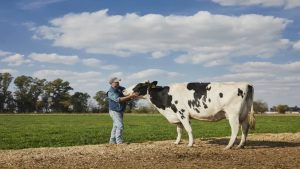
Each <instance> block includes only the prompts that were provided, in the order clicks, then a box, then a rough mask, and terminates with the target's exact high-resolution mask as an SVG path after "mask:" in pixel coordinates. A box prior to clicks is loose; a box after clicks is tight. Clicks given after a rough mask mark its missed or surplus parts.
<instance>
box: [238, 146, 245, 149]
mask: <svg viewBox="0 0 300 169" xmlns="http://www.w3.org/2000/svg"><path fill="white" fill-rule="evenodd" d="M243 148H245V145H238V146H237V147H236V149H243Z"/></svg>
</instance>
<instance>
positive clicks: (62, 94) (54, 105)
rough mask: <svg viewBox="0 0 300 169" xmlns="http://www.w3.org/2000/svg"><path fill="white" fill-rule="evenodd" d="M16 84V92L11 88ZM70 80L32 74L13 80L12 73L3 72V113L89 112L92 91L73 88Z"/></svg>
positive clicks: (0, 96) (0, 78) (0, 79)
mask: <svg viewBox="0 0 300 169" xmlns="http://www.w3.org/2000/svg"><path fill="white" fill-rule="evenodd" d="M12 82H13V83H14V86H15V91H14V92H12V91H9V86H10V85H11V83H12ZM71 90H73V88H72V87H71V86H70V83H69V82H67V81H63V80H62V79H56V80H53V81H47V80H46V79H38V78H33V77H30V76H18V77H16V78H15V79H14V81H13V77H12V75H11V74H10V73H0V112H1V113H9V112H22V113H27V112H87V111H89V105H88V99H89V98H90V96H89V94H87V93H82V92H75V93H74V94H73V95H71V94H70V91H71Z"/></svg>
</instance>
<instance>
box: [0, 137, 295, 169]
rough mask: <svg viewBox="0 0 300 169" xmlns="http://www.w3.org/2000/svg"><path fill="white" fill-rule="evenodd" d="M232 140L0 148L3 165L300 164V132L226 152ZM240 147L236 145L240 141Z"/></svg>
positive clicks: (251, 140) (256, 139) (251, 142)
mask: <svg viewBox="0 0 300 169" xmlns="http://www.w3.org/2000/svg"><path fill="white" fill-rule="evenodd" d="M227 142H228V138H210V139H196V140H195V145H194V146H193V147H187V140H184V141H183V143H182V144H180V145H174V144H173V141H171V140H169V141H157V142H145V143H131V144H129V143H126V144H123V145H108V144H102V145H87V146H74V147H61V148H30V149H23V150H0V168H1V169H2V168H53V169H57V168H105V169H107V168H134V169H135V168H155V169H156V168H171V169H174V168H193V169H195V168H218V169H219V168H251V169H253V168H256V169H258V168H266V169H271V168H295V169H296V168H297V169H300V133H294V134H291V133H284V134H255V135H250V136H249V142H248V145H247V146H246V147H245V149H231V150H226V151H225V150H223V148H224V147H225V145H226V144H227ZM235 147H236V145H235Z"/></svg>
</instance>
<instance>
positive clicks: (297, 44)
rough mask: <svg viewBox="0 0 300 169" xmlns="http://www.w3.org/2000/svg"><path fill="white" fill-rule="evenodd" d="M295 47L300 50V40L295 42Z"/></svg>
mask: <svg viewBox="0 0 300 169" xmlns="http://www.w3.org/2000/svg"><path fill="white" fill-rule="evenodd" d="M293 48H294V49H295V50H300V41H297V42H295V43H294V44H293Z"/></svg>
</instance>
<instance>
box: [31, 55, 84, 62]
mask: <svg viewBox="0 0 300 169" xmlns="http://www.w3.org/2000/svg"><path fill="white" fill-rule="evenodd" d="M28 57H29V58H31V59H32V60H35V61H39V62H46V63H61V64H68V65H72V64H75V63H77V62H78V61H79V57H78V56H63V55H58V54H56V53H51V54H47V53H31V54H30V55H29V56H28Z"/></svg>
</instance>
